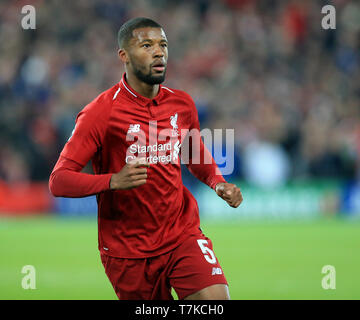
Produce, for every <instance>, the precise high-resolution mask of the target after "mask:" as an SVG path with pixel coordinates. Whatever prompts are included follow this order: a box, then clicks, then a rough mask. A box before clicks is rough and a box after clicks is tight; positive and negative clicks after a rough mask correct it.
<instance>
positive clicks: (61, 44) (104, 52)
mask: <svg viewBox="0 0 360 320" xmlns="http://www.w3.org/2000/svg"><path fill="white" fill-rule="evenodd" d="M26 4H32V5H33V6H34V7H35V8H36V29H35V30H23V29H22V28H21V18H22V15H21V8H22V6H24V5H26ZM326 4H332V5H334V6H335V8H336V29H335V30H324V29H322V27H321V20H322V18H323V17H324V14H322V13H321V8H322V6H323V5H326ZM136 16H145V17H149V18H152V19H154V20H155V21H157V22H159V23H160V24H161V25H162V26H163V27H164V30H165V32H166V35H167V37H168V40H169V63H168V71H167V79H166V86H168V87H173V88H176V89H181V90H185V91H187V92H188V93H189V94H191V95H192V97H193V98H194V100H195V102H196V105H197V107H198V111H199V116H200V122H201V127H202V128H211V129H215V128H234V129H235V151H236V162H235V170H234V173H233V175H232V176H233V177H238V178H243V179H246V180H248V181H250V182H253V183H258V184H266V185H274V184H281V183H284V182H286V181H288V180H290V179H303V178H334V179H356V178H359V175H360V172H359V171H360V72H359V71H360V67H359V64H360V2H359V1H356V0H353V1H351V0H338V1H324V2H322V1H310V0H304V1H300V0H299V1H285V0H284V1H283V0H269V1H260V0H259V1H257V0H217V1H214V0H187V1H185V0H184V1H175V0H173V1H169V0H152V1H143V0H127V1H125V0H124V1H120V0H77V1H71V2H70V1H61V0H46V1H45V0H38V1H35V0H33V1H26V2H25V1H12V0H11V1H10V0H5V1H4V0H2V1H1V2H0V145H1V148H0V180H5V181H8V182H14V181H46V180H47V179H48V177H49V174H50V172H51V170H52V168H53V166H54V164H55V162H56V160H57V158H58V155H59V153H60V151H61V149H62V147H63V145H64V144H65V142H66V140H67V139H68V137H69V135H70V134H71V131H72V129H73V127H74V120H75V117H76V115H77V113H78V112H79V111H80V110H81V109H82V108H83V107H84V106H85V105H86V104H87V103H89V102H90V101H91V100H93V99H94V98H95V97H96V96H97V95H98V94H100V93H101V92H102V91H104V90H106V89H108V88H110V87H111V86H113V85H114V84H115V83H117V82H118V81H119V80H120V78H121V75H122V73H123V71H124V69H123V66H122V65H121V63H120V61H119V60H118V58H117V39H116V36H117V31H118V29H119V27H120V26H121V24H122V23H124V22H125V21H126V20H128V19H129V18H132V17H136Z"/></svg>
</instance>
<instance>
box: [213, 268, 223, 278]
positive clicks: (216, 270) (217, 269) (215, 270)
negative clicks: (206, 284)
mask: <svg viewBox="0 0 360 320" xmlns="http://www.w3.org/2000/svg"><path fill="white" fill-rule="evenodd" d="M216 274H222V270H221V268H215V267H214V268H213V269H212V273H211V275H212V276H214V275H216Z"/></svg>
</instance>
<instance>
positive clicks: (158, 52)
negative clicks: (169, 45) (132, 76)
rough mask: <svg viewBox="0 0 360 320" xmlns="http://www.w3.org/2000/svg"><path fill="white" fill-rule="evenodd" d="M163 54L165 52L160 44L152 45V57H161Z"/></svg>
mask: <svg viewBox="0 0 360 320" xmlns="http://www.w3.org/2000/svg"><path fill="white" fill-rule="evenodd" d="M164 55H165V53H164V51H163V48H162V47H161V46H159V45H158V46H155V47H154V52H153V56H154V58H162V57H164Z"/></svg>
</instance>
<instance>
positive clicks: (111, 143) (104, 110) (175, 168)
mask: <svg viewBox="0 0 360 320" xmlns="http://www.w3.org/2000/svg"><path fill="white" fill-rule="evenodd" d="M172 117H173V118H172ZM151 121H153V122H154V121H157V130H155V129H154V126H153V124H154V123H152V124H150V122H151ZM194 128H197V129H198V128H199V121H198V116H197V111H196V107H195V104H194V102H193V100H192V99H191V97H190V96H189V95H187V94H186V93H184V92H182V91H179V90H175V89H168V88H165V87H162V86H160V90H159V93H158V95H157V96H156V97H155V98H154V99H148V98H145V97H142V96H140V95H139V94H138V93H137V92H135V91H133V90H132V89H131V88H130V86H129V85H128V84H127V83H126V81H125V77H123V79H122V81H121V82H120V84H117V85H115V86H113V87H112V88H110V89H109V90H107V91H105V92H104V93H102V94H101V95H99V96H98V97H97V98H96V99H95V100H94V101H93V102H91V103H90V104H89V105H87V106H86V107H85V108H84V109H83V110H82V111H81V112H80V113H79V115H78V117H77V119H76V127H75V130H74V132H73V135H72V137H71V138H70V139H69V141H68V142H67V144H66V145H65V147H64V149H63V151H62V152H61V157H60V159H59V161H58V162H57V164H56V166H55V168H54V170H53V172H52V174H51V178H50V181H49V187H50V190H51V192H52V193H53V194H54V195H55V196H64V197H81V196H87V195H90V194H97V200H98V213H99V214H98V226H99V249H100V251H101V252H102V253H105V254H108V255H111V256H114V257H120V258H146V257H151V256H156V255H160V254H162V253H165V252H168V251H170V250H171V249H173V248H174V247H176V246H177V245H178V244H179V243H180V242H181V241H183V239H184V237H186V236H187V235H191V234H194V233H197V232H198V229H199V224H200V223H199V210H198V206H197V202H196V200H195V198H194V197H193V196H192V194H191V193H190V192H189V191H188V190H187V188H186V187H185V186H184V185H183V183H182V179H181V166H180V160H179V159H180V156H179V157H176V154H177V147H179V143H181V142H182V141H183V140H184V138H185V135H186V133H185V132H183V131H181V129H194ZM149 130H150V132H151V134H149ZM129 132H130V133H129ZM131 132H132V133H131ZM152 133H155V134H152ZM177 134H179V136H178V135H177ZM131 138H132V139H133V140H132V141H129V140H131ZM198 145H199V148H200V149H201V150H203V149H204V145H203V143H202V141H200V142H198ZM148 146H151V148H153V149H155V148H156V149H158V150H157V152H158V154H157V155H156V154H155V153H151V152H150V150H149V152H146V153H142V151H143V150H142V149H143V148H145V149H147V148H148ZM169 149H171V150H169ZM135 151H139V152H136V153H134V152H135ZM203 151H204V150H203ZM154 155H156V156H157V158H155V157H153V156H154ZM139 156H146V157H150V156H151V157H152V158H151V159H152V160H151V159H150V160H151V161H152V163H151V165H150V168H148V172H147V174H148V179H147V182H146V184H144V185H142V186H140V187H137V188H134V189H130V190H117V191H112V190H109V181H110V177H111V174H113V173H116V172H119V171H120V170H121V169H122V167H123V166H124V165H125V161H126V160H131V159H133V158H135V157H139ZM190 158H191V159H192V158H193V157H190ZM167 159H171V161H170V162H167ZM89 160H92V164H93V169H94V173H95V175H94V176H91V175H89V174H85V173H80V172H79V171H80V170H81V168H82V167H84V166H85V165H86V164H87V162H88V161H89ZM156 160H157V161H156ZM211 160H212V161H211V163H209V164H189V165H188V166H189V169H190V170H191V172H192V173H193V174H194V175H195V176H196V177H197V178H198V179H200V180H201V181H203V182H204V183H206V184H208V185H209V186H210V187H212V188H214V187H215V185H216V184H217V183H219V182H224V181H225V180H224V178H223V177H222V176H221V174H220V171H219V169H218V168H217V166H216V164H215V162H214V160H213V159H212V158H211ZM214 196H215V195H214Z"/></svg>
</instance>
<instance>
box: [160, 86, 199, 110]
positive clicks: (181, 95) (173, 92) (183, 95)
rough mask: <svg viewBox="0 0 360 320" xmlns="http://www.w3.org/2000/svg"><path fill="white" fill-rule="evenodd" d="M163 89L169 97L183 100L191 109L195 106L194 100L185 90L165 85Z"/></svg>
mask: <svg viewBox="0 0 360 320" xmlns="http://www.w3.org/2000/svg"><path fill="white" fill-rule="evenodd" d="M161 87H162V89H163V90H164V92H165V93H166V94H167V95H168V96H173V97H176V98H178V99H181V100H182V101H183V102H185V103H186V104H189V105H190V106H191V107H193V106H195V103H194V100H193V98H192V97H191V95H190V94H188V93H187V92H185V91H183V90H179V89H174V88H170V87H167V86H163V85H162V86H161Z"/></svg>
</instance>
